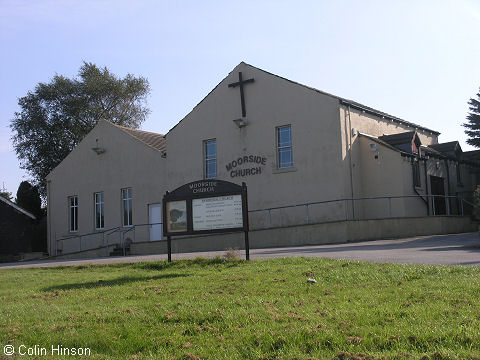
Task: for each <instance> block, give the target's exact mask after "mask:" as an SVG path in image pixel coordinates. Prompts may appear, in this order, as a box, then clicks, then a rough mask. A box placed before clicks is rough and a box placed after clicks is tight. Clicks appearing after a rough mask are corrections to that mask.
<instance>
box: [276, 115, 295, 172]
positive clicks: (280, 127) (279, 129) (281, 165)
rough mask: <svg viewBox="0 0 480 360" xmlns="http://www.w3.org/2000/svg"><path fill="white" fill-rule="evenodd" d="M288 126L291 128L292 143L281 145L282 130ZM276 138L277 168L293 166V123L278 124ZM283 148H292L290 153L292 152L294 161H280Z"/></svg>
mask: <svg viewBox="0 0 480 360" xmlns="http://www.w3.org/2000/svg"><path fill="white" fill-rule="evenodd" d="M285 128H288V129H290V144H289V145H281V144H280V131H281V129H285ZM275 140H276V144H277V168H278V169H288V168H292V167H293V164H294V162H293V141H292V125H291V124H289V125H282V126H277V127H276V128H275ZM283 149H290V153H291V154H292V162H291V163H289V164H285V165H283V164H281V163H280V151H281V150H283Z"/></svg>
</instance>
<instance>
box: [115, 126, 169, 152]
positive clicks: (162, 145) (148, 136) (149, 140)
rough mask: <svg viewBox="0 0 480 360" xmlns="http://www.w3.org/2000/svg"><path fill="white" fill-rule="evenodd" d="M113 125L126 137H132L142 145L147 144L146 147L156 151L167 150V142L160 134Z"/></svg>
mask: <svg viewBox="0 0 480 360" xmlns="http://www.w3.org/2000/svg"><path fill="white" fill-rule="evenodd" d="M113 125H114V126H116V127H118V128H119V129H121V130H123V131H124V132H126V133H127V134H128V135H130V136H133V137H134V138H135V139H137V140H140V141H141V142H143V143H144V144H147V145H148V146H150V147H152V148H154V149H156V150H158V151H161V152H165V151H166V150H167V140H166V139H165V136H164V135H162V134H157V133H153V132H149V131H143V130H137V129H130V128H127V127H125V126H120V125H116V124H113Z"/></svg>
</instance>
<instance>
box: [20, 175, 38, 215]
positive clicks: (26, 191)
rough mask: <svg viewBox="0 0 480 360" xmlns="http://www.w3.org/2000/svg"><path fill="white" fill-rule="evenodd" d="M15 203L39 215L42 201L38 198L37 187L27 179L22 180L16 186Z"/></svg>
mask: <svg viewBox="0 0 480 360" xmlns="http://www.w3.org/2000/svg"><path fill="white" fill-rule="evenodd" d="M16 203H17V205H18V206H20V207H21V208H23V209H25V210H27V211H29V212H31V213H32V214H33V215H35V216H37V217H40V216H41V213H42V210H41V207H42V201H41V200H40V194H39V193H38V188H37V187H36V186H32V185H31V184H30V183H29V182H28V181H22V182H21V183H20V185H19V186H18V190H17V200H16Z"/></svg>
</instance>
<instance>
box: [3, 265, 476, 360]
mask: <svg viewBox="0 0 480 360" xmlns="http://www.w3.org/2000/svg"><path fill="white" fill-rule="evenodd" d="M310 277H313V278H315V279H316V280H317V283H316V284H311V283H308V282H307V279H308V278H310ZM479 279H480V269H478V268H467V267H457V266H455V267H454V266H452V267H444V266H413V265H412V266H410V265H409V266H406V265H394V264H368V263H361V262H354V261H339V260H328V259H310V258H292V259H273V260H260V261H252V262H249V263H247V262H245V261H240V260H229V261H227V260H224V259H221V258H217V259H212V260H206V259H196V260H190V261H176V262H174V263H172V264H168V263H166V262H152V263H137V264H117V265H108V266H107V265H98V266H78V267H61V268H43V269H11V270H0V281H1V286H0V325H1V326H0V358H12V357H6V356H4V355H3V346H4V345H5V344H12V345H13V346H14V347H15V349H16V351H17V352H18V347H19V346H20V345H21V344H24V345H26V346H27V347H34V346H35V345H38V346H39V347H44V348H46V349H47V350H48V351H50V348H51V346H52V345H55V346H57V345H61V346H62V347H63V348H80V347H81V348H90V349H91V356H89V357H88V358H93V359H150V358H151V359H170V358H172V359H315V358H318V359H377V358H380V359H456V358H458V359H480V281H479ZM24 350H25V348H24ZM18 358H32V357H29V356H23V357H21V356H18ZM38 358H58V356H51V355H48V356H46V357H42V356H40V357H38ZM64 358H66V357H64ZM76 358H79V357H78V356H77V357H76ZM84 358H87V357H84Z"/></svg>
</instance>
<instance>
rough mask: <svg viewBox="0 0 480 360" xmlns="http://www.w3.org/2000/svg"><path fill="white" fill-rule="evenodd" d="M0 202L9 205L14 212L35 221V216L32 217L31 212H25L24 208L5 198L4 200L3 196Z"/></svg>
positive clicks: (0, 197)
mask: <svg viewBox="0 0 480 360" xmlns="http://www.w3.org/2000/svg"><path fill="white" fill-rule="evenodd" d="M0 200H1V201H3V202H4V203H5V204H7V205H10V206H11V207H13V208H14V209H15V210H17V211H20V212H21V213H23V214H24V215H27V216H28V217H29V218H32V219H33V220H36V219H37V217H36V216H35V215H33V214H32V213H31V212H29V211H27V210H25V209H24V208H22V207H20V206H18V205H17V204H15V203H14V202H13V201H11V200H8V199H7V198H4V197H3V196H0Z"/></svg>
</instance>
